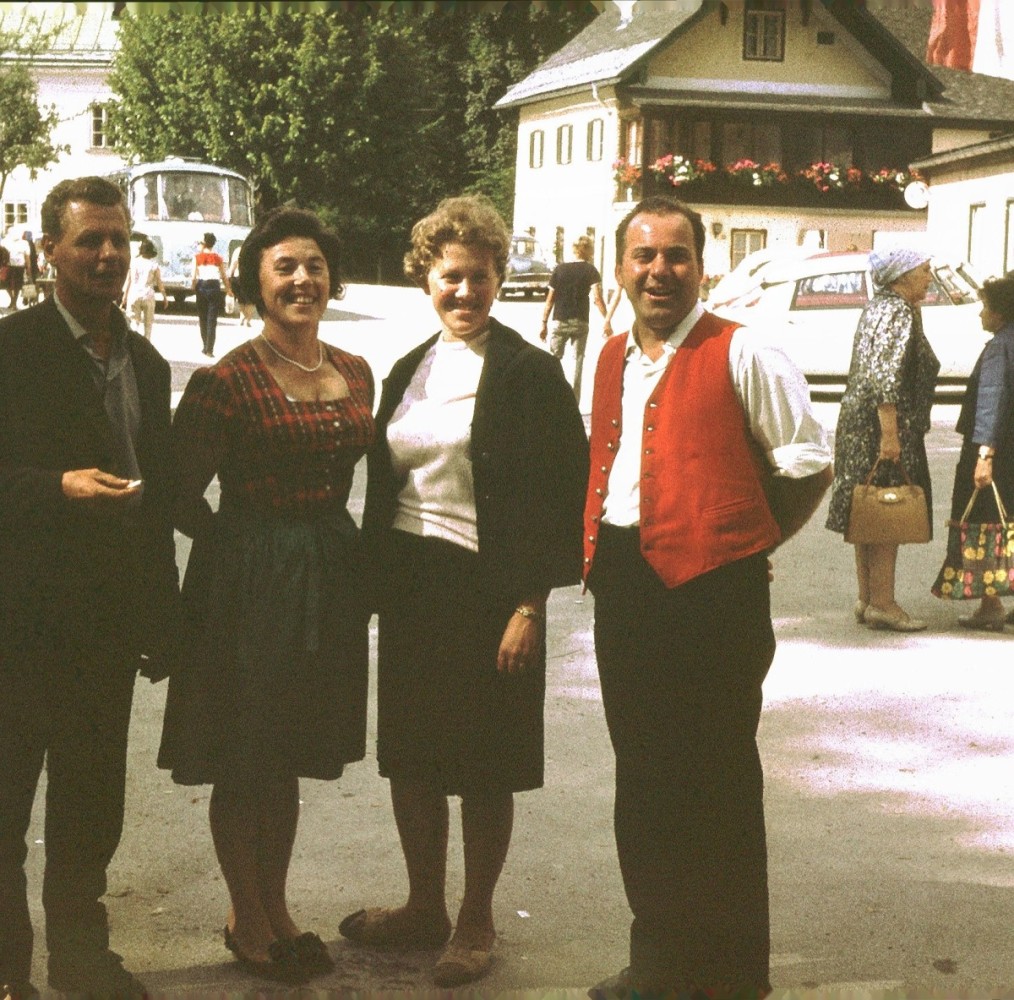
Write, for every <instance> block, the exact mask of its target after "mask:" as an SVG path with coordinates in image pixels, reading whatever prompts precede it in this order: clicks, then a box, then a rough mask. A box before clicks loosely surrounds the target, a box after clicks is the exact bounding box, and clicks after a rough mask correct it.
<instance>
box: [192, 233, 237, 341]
mask: <svg viewBox="0 0 1014 1000" xmlns="http://www.w3.org/2000/svg"><path fill="white" fill-rule="evenodd" d="M214 246H215V234H214V233H205V234H204V239H203V240H202V241H201V246H200V249H199V250H198V251H197V253H196V254H195V255H194V271H193V275H192V277H191V285H192V287H193V289H194V292H195V294H196V295H197V322H198V323H199V324H200V327H201V344H202V349H201V353H202V354H203V355H204V356H205V357H208V358H213V357H214V356H215V331H216V328H217V326H218V317H219V315H220V314H221V312H222V306H223V304H224V303H225V296H226V295H227V294H229V293H230V285H229V277H228V275H227V274H226V273H225V262H224V261H223V260H222V258H221V257H220V256H219V255H218V254H217V253H215V251H214V249H213V248H214Z"/></svg>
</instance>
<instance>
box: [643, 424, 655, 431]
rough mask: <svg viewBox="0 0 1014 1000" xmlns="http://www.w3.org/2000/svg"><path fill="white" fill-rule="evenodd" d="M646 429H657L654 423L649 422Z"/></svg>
mask: <svg viewBox="0 0 1014 1000" xmlns="http://www.w3.org/2000/svg"><path fill="white" fill-rule="evenodd" d="M644 429H645V430H646V431H653V430H654V429H655V425H654V424H648V426H647V427H645V428H644Z"/></svg>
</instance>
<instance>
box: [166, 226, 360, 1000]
mask: <svg viewBox="0 0 1014 1000" xmlns="http://www.w3.org/2000/svg"><path fill="white" fill-rule="evenodd" d="M240 275H241V281H242V283H243V296H244V298H246V300H247V301H249V302H252V303H254V304H255V305H256V307H257V309H258V312H259V313H260V315H261V317H262V318H263V321H264V327H263V333H262V334H261V335H260V336H258V337H255V338H254V339H253V340H250V341H248V342H247V343H245V344H242V345H241V346H240V347H237V348H236V349H235V350H234V351H232V352H230V353H229V354H227V355H226V356H225V357H224V358H222V359H221V361H219V362H218V363H217V364H215V365H214V366H212V367H210V368H203V369H200V370H199V371H197V372H195V373H194V375H193V376H192V377H191V380H190V382H189V384H188V386H187V389H186V391H185V393H184V395H183V399H182V400H181V402H180V405H179V409H178V410H177V412H176V417H175V421H174V426H173V431H174V446H175V459H176V468H177V473H178V477H179V481H178V483H177V501H176V511H175V521H176V526H177V528H178V529H179V530H180V531H182V532H183V533H184V534H186V535H189V536H190V537H191V538H193V540H194V543H193V549H192V551H191V555H190V560H189V563H188V567H187V574H186V578H185V581H184V595H185V596H184V601H185V606H186V609H187V614H188V624H189V627H188V629H187V633H186V636H185V653H184V655H183V657H182V664H181V667H180V669H179V670H178V671H176V672H175V673H174V674H173V676H172V678H171V680H170V685H169V694H168V702H167V706H166V717H165V724H164V729H163V736H162V746H161V749H160V752H159V765H160V766H161V767H165V768H169V769H171V770H172V774H173V780H174V781H176V782H177V783H180V784H186V785H191V784H204V783H211V784H212V785H213V786H214V787H213V790H212V794H211V807H210V820H211V832H212V837H213V839H214V842H215V849H216V852H217V855H218V859H219V863H220V864H221V867H222V873H223V875H224V877H225V881H226V884H227V886H228V888H229V895H230V897H231V902H232V907H231V910H230V913H229V917H228V921H227V924H226V927H225V932H224V936H225V944H226V946H227V947H228V948H229V949H230V950H232V951H233V952H234V953H235V955H236V956H237V958H238V959H239V961H240V962H241V963H242V964H243V965H244V967H245V968H246V969H247V970H248V971H250V972H252V973H254V974H256V975H258V976H261V977H263V978H267V979H274V980H279V981H283V982H287V983H299V982H304V981H305V980H307V979H308V978H309V977H310V976H311V975H312V974H314V973H316V972H323V971H326V970H328V969H329V968H331V967H332V966H333V962H332V961H331V959H330V956H329V955H328V952H327V949H326V948H325V946H324V944H323V942H322V941H321V940H320V938H319V937H318V936H317V935H316V934H314V933H312V932H309V931H304V930H302V929H301V928H300V927H299V926H297V924H296V923H295V921H294V920H293V917H292V915H291V914H290V912H289V909H288V906H287V903H286V892H285V883H286V876H287V872H288V866H289V859H290V854H291V850H292V845H293V842H294V839H295V833H296V823H297V818H298V814H299V778H300V777H310V778H319V779H334V778H338V777H339V776H340V775H341V773H342V769H343V767H344V765H345V764H346V763H348V762H350V761H355V760H360V759H361V758H362V757H363V755H364V752H365V741H366V697H367V668H368V637H367V622H368V613H367V611H366V609H365V607H364V606H363V602H362V601H361V600H360V599H359V594H360V593H361V591H362V558H361V553H360V545H359V533H358V528H357V527H356V524H355V522H354V521H353V519H352V517H351V515H350V514H349V512H348V509H347V507H346V504H347V502H348V497H349V491H350V489H351V486H352V477H353V470H354V467H355V465H356V463H357V462H358V461H359V459H360V458H361V457H362V455H363V454H364V452H365V451H366V449H367V447H368V446H369V445H370V444H371V443H372V441H373V438H374V424H373V416H372V407H373V378H372V375H371V373H370V369H369V367H368V366H367V364H366V362H365V361H364V360H363V359H362V358H360V357H356V356H353V355H350V354H347V353H345V352H344V351H341V350H338V349H337V348H334V347H331V346H329V345H326V344H324V343H322V342H321V341H320V340H319V339H318V326H319V323H320V320H321V317H322V316H323V314H324V310H325V309H326V308H327V304H328V300H329V299H330V298H333V297H334V296H335V295H336V294H338V292H339V290H340V289H341V281H340V278H339V274H338V242H337V237H336V236H335V235H334V234H333V233H331V232H329V231H327V230H325V229H324V228H323V227H322V226H321V224H320V222H319V221H318V220H317V218H316V217H315V216H313V215H312V214H310V213H308V212H302V211H297V210H292V209H284V210H280V211H277V212H274V213H271V214H270V215H268V216H267V217H266V218H265V219H263V220H262V221H261V222H260V223H259V224H258V225H257V226H256V227H255V228H254V230H253V231H252V232H251V233H250V235H249V236H248V237H247V240H246V242H245V243H244V245H243V249H242V251H241V256H240ZM216 475H217V476H218V479H219V483H220V484H221V501H220V504H219V508H218V510H217V512H213V511H212V509H211V507H210V505H209V504H208V502H207V500H205V498H204V492H205V489H206V488H207V486H208V484H209V483H210V482H211V480H212V479H213V478H214V477H215V476H216Z"/></svg>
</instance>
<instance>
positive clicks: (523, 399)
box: [363, 320, 588, 603]
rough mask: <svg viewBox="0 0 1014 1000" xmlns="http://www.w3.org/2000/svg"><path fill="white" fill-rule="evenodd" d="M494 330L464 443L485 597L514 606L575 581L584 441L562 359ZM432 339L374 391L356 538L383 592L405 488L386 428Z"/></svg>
mask: <svg viewBox="0 0 1014 1000" xmlns="http://www.w3.org/2000/svg"><path fill="white" fill-rule="evenodd" d="M491 326H492V330H491V333H490V338H489V341H488V343H487V345H486V357H485V363H484V364H483V369H482V376H481V378H480V380H479V387H478V390H477V392H476V398H475V413H474V416H473V420H472V440H471V455H472V475H473V481H474V484H475V506H476V517H477V525H478V535H479V561H480V573H481V578H482V580H483V585H484V587H485V588H486V589H487V591H488V592H489V593H490V594H491V595H494V596H496V597H498V598H502V599H504V600H509V601H516V600H519V599H520V598H522V597H523V596H526V595H529V594H534V593H540V592H548V591H549V590H550V589H552V588H553V587H559V586H566V585H569V584H573V583H577V582H578V581H579V580H580V579H581V559H582V546H581V534H582V526H581V519H582V511H583V507H584V496H585V489H586V486H587V482H588V439H587V436H586V434H585V430H584V422H583V420H582V419H581V414H580V412H579V411H578V408H577V403H576V402H575V400H574V393H573V391H572V390H571V388H570V386H569V385H568V384H567V380H566V378H565V377H564V374H563V369H562V368H561V366H560V363H559V361H557V360H556V359H555V358H554V357H552V356H551V355H550V354H547V353H546V352H545V351H543V350H542V349H540V348H538V347H536V346H535V345H533V344H530V343H528V341H526V340H525V339H524V338H523V337H522V336H521V335H520V334H518V333H516V332H515V331H514V330H511V329H509V328H508V327H505V326H503V325H502V324H501V323H498V322H497V321H496V320H491ZM436 339H437V338H436V336H434V337H431V338H429V339H428V340H427V341H426V342H425V343H423V344H420V345H419V346H418V347H416V348H415V349H414V350H412V351H410V352H409V353H408V354H406V355H405V356H404V357H403V358H401V359H400V360H399V361H397V362H395V364H394V367H393V368H392V369H391V372H390V374H389V375H388V377H387V378H386V379H384V383H383V390H382V392H381V397H380V405H379V408H378V411H377V438H376V443H375V444H374V446H373V448H372V449H371V450H370V452H369V454H368V457H367V469H368V478H367V488H366V507H365V510H364V512H363V538H364V541H365V543H366V547H367V554H368V557H369V562H370V565H371V566H372V567H373V568H374V569H375V571H376V574H377V576H378V577H379V579H378V580H377V581H376V582H377V583H379V585H380V587H381V588H382V586H383V576H384V567H385V565H386V563H387V554H386V537H387V534H388V529H389V528H390V526H391V524H392V522H393V520H394V514H395V510H396V508H397V498H398V492H399V490H400V489H401V486H402V483H401V482H399V481H398V479H397V477H396V476H395V474H394V471H393V469H392V467H391V454H390V451H389V449H388V445H387V425H388V422H389V421H390V419H391V415H392V414H393V413H394V411H395V409H396V408H397V406H398V404H399V403H400V402H401V399H402V397H403V396H404V394H405V390H406V389H407V388H408V385H409V383H410V382H411V380H412V376H413V375H414V374H415V371H416V369H417V368H418V367H419V364H420V362H421V361H422V359H423V357H425V355H426V352H427V351H428V350H429V349H430V347H432V345H433V344H434V343H435V342H436ZM377 594H378V591H376V590H374V603H375V600H376V596H377Z"/></svg>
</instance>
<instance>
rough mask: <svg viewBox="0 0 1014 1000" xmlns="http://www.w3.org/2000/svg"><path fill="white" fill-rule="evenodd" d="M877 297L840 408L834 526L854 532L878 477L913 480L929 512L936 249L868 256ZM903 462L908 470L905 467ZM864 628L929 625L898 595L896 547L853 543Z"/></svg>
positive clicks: (863, 321) (858, 612)
mask: <svg viewBox="0 0 1014 1000" xmlns="http://www.w3.org/2000/svg"><path fill="white" fill-rule="evenodd" d="M870 271H871V274H872V276H873V282H874V284H875V285H876V288H877V293H876V295H874V297H873V298H872V299H871V300H870V302H869V303H868V304H867V306H866V308H865V309H864V310H863V314H862V316H860V317H859V324H858V326H857V327H856V337H855V342H854V345H853V348H852V364H851V367H850V369H849V377H848V385H847V386H846V389H845V395H844V396H842V401H841V408H840V410H839V413H838V428H837V431H836V433H835V443H834V482H833V483H832V485H831V503H830V509H829V510H828V515H827V525H826V526H827V527H828V528H829V529H830V530H831V531H837V532H840V533H842V534H844V535H845V537H846V541H851V538H850V537H849V535H848V530H849V519H850V514H851V512H852V495H853V491H854V490H855V487H856V486H859V485H860V484H862V483H865V482H866V481H867V479H869V478H871V470H873V469H874V467H875V466H877V465H878V463H880V465H879V467H878V468H877V471H876V473H875V475H873V476H872V478H871V483H872V485H874V486H895V485H899V484H901V483H903V482H908V481H910V482H911V483H912V484H914V485H916V486H919V487H921V488H922V491H923V494H924V495H925V498H926V507H927V510H928V511H929V512H930V526H931V533H932V523H933V521H932V513H931V512H932V510H933V503H932V495H931V489H930V486H931V484H930V474H929V464H928V462H927V461H926V445H925V441H924V438H925V436H926V432H927V431H928V430H929V428H930V410H931V408H932V406H933V392H934V389H935V388H936V378H937V373H938V372H939V371H940V362H939V361H938V360H937V356H936V354H934V353H933V348H932V347H931V346H930V343H929V341H928V340H927V339H926V335H925V334H924V333H923V329H922V317H921V315H920V312H919V303H920V302H921V301H922V300H923V299H924V298H925V297H926V292H927V290H928V289H929V284H930V281H931V272H930V265H929V254H926V253H923V252H922V251H919V250H913V249H909V248H905V247H898V248H897V249H895V250H888V251H885V252H878V251H874V252H873V253H871V254H870ZM902 468H903V469H904V472H902ZM855 552H856V577H857V581H858V588H859V593H858V599H857V600H856V603H855V609H854V612H855V617H856V621H857V622H859V623H860V624H865V625H867V626H869V627H870V628H874V629H890V630H892V631H895V632H917V631H919V630H920V629H924V628H926V622H924V621H922V620H920V619H918V618H912V617H911V616H910V615H909V614H908V613H907V612H906V611H905V610H903V609H902V608H901V607H900V606H899V605H898V602H897V601H896V600H895V596H894V578H895V567H896V565H897V561H898V545H897V544H895V543H888V542H885V543H881V544H872V543H861V542H856V543H855Z"/></svg>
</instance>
